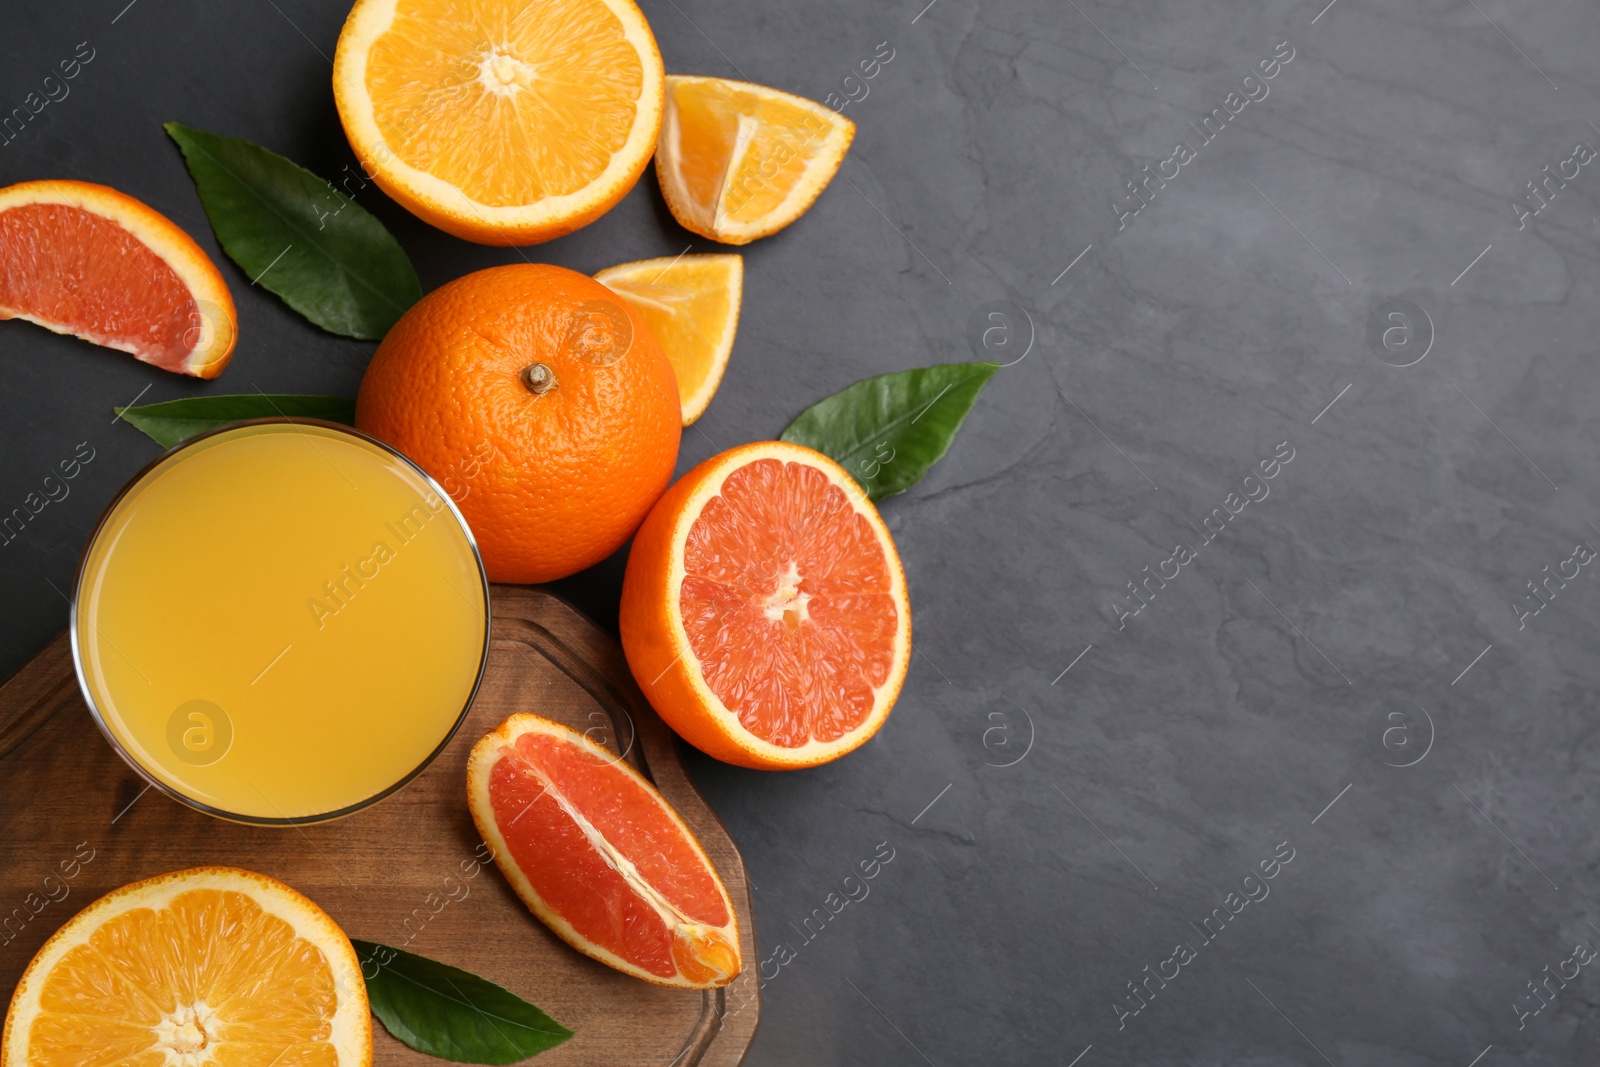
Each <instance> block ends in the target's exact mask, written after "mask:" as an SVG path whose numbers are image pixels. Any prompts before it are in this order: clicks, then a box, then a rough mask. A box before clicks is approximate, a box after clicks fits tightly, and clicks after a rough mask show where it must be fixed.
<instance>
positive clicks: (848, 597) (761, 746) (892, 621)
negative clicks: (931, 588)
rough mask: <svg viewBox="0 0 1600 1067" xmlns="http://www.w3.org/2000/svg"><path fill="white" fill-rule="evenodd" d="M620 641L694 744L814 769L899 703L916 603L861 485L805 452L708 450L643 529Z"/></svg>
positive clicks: (665, 713) (760, 761) (790, 448)
mask: <svg viewBox="0 0 1600 1067" xmlns="http://www.w3.org/2000/svg"><path fill="white" fill-rule="evenodd" d="M620 621H621V627H622V647H623V650H624V651H625V652H626V653H627V656H628V666H629V667H630V668H631V669H632V671H633V677H634V679H635V680H636V681H637V682H638V683H639V686H640V688H641V689H643V690H644V692H645V695H646V696H647V697H649V698H650V703H651V705H652V706H654V707H655V709H656V711H657V712H659V713H660V715H661V717H662V718H663V719H665V720H666V722H667V725H669V726H671V727H672V728H673V729H674V730H676V731H677V732H678V733H679V735H681V736H682V737H683V738H684V739H685V740H686V741H688V742H689V743H690V744H692V745H694V746H695V747H697V748H699V749H700V750H701V751H703V752H705V753H707V754H709V755H712V756H715V757H716V758H717V759H720V760H725V761H727V762H729V763H737V764H740V765H742V766H745V767H759V768H766V769H784V768H793V767H812V766H815V765H817V764H819V763H826V762H828V761H829V760H833V759H838V758H839V757H840V756H842V755H844V754H845V753H847V752H849V751H851V750H852V749H855V748H857V747H858V746H860V745H862V744H865V743H866V741H867V739H868V738H870V737H871V736H872V735H873V734H874V733H876V732H877V730H878V728H879V727H880V726H882V725H883V722H884V719H886V718H887V717H888V715H889V710H890V709H891V708H892V707H893V706H894V702H895V698H896V697H897V696H898V695H899V692H900V685H901V682H903V681H904V679H905V675H906V667H907V665H908V663H909V661H910V656H911V605H910V603H909V601H908V600H907V598H906V582H905V573H904V571H902V570H901V567H900V558H899V556H898V555H897V554H896V552H895V547H894V541H893V540H892V539H891V538H890V537H889V530H888V528H887V527H885V526H884V524H883V520H882V518H880V517H879V515H878V511H877V509H876V508H874V507H873V506H872V502H871V501H870V500H868V499H867V497H866V494H865V493H863V492H862V491H861V488H860V486H858V485H857V484H856V482H855V480H854V479H852V478H851V477H850V475H849V474H847V473H846V472H845V470H844V468H843V467H840V466H839V465H838V464H837V463H835V462H834V461H833V460H831V459H829V458H827V457H826V456H824V455H822V454H821V453H820V452H814V451H812V450H811V449H809V448H805V447H802V446H800V445H791V444H785V443H783V442H779V441H761V442H757V443H755V444H749V445H743V446H741V447H739V448H734V449H731V450H729V451H727V452H724V453H722V454H721V455H719V456H713V457H712V458H710V459H708V460H706V461H705V462H704V463H702V464H700V465H699V466H698V467H696V468H695V469H694V470H692V471H690V472H689V473H688V474H686V475H684V476H683V477H682V478H681V479H679V480H678V482H677V484H676V485H674V486H673V487H672V488H671V489H669V490H667V493H666V495H665V496H663V497H662V498H661V499H660V500H659V501H658V502H657V503H656V506H655V508H654V509H653V510H652V511H651V512H650V515H649V517H648V518H646V519H645V521H644V525H643V526H641V527H640V528H639V532H638V533H637V534H636V535H635V536H634V540H633V548H632V550H631V551H630V553H629V556H628V569H627V574H626V576H625V577H624V579H623V583H622V611H621V619H620Z"/></svg>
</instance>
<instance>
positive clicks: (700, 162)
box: [656, 75, 856, 245]
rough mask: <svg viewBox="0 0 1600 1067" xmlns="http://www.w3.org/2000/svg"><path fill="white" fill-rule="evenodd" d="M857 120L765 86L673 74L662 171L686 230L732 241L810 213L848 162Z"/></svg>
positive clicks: (659, 150) (660, 154)
mask: <svg viewBox="0 0 1600 1067" xmlns="http://www.w3.org/2000/svg"><path fill="white" fill-rule="evenodd" d="M855 135H856V124H855V123H853V122H851V121H850V120H849V119H847V118H845V117H844V116H843V115H839V114H836V113H835V112H834V111H832V110H831V109H829V108H826V107H823V106H822V105H821V104H818V103H814V102H812V101H810V100H806V99H804V98H803V97H799V96H792V95H790V94H789V93H785V92H780V91H779V90H777V89H769V88H767V87H766V86H764V85H752V84H750V83H749V82H739V81H729V80H727V79H726V78H700V77H685V76H680V75H673V76H672V77H670V78H668V79H667V110H666V115H665V117H664V118H663V120H662V124H661V143H660V144H659V145H657V146H656V177H658V178H659V179H660V180H661V192H662V194H663V195H664V196H665V197H666V199H667V207H668V208H670V209H671V211H672V217H673V218H675V219H677V220H678V224H679V225H681V226H682V227H683V228H684V229H686V230H689V231H691V232H693V233H697V234H699V235H700V236H702V237H709V238H711V239H712V240H714V241H722V242H724V243H726V244H731V245H742V244H749V243H750V242H751V241H754V240H755V239H756V238H757V237H766V236H768V235H769V234H774V233H777V232H778V231H779V230H781V229H783V228H784V227H785V226H787V225H789V223H791V222H793V221H794V220H795V219H797V218H799V217H800V216H801V215H803V214H805V211H806V209H807V208H809V207H810V206H811V203H812V201H814V200H816V198H817V196H818V195H819V194H820V193H821V192H822V190H823V189H825V188H826V187H827V185H828V183H829V182H830V181H832V180H833V175H834V173H835V172H837V171H838V169H839V164H840V163H842V162H843V161H844V154H845V152H846V151H848V150H849V148H850V141H851V139H852V138H853V137H855Z"/></svg>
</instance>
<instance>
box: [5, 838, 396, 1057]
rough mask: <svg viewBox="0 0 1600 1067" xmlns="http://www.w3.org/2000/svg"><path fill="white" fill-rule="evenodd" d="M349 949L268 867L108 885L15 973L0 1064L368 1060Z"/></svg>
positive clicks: (363, 993)
mask: <svg viewBox="0 0 1600 1067" xmlns="http://www.w3.org/2000/svg"><path fill="white" fill-rule="evenodd" d="M371 1062H372V1015H371V1014H370V1012H369V1010H368V1006H367V986H366V983H365V982H364V981H363V980H362V977H361V965H360V963H359V962H357V959H356V953H355V949H354V948H353V947H351V944H350V939H349V938H347V937H345V935H344V932H343V931H342V930H340V929H339V927H338V926H337V925H335V924H334V921H333V920H332V919H330V918H328V915H327V913H326V912H324V911H323V910H322V909H321V908H319V907H317V906H316V905H315V904H313V903H312V902H311V901H309V900H307V899H306V898H305V897H303V896H301V895H300V894H299V893H297V892H295V891H294V890H293V889H291V888H289V887H288V886H286V885H284V884H283V883H282V882H279V881H277V880H276V879H273V878H268V877H267V876H266V875H262V874H255V873H252V872H250V871H242V870H238V869H237V868H233V867H196V868H194V869H192V870H187V871H176V872H174V873H172V874H163V875H158V876H157V877H155V878H146V879H145V880H144V881H141V882H134V883H132V884H131V885H125V886H123V887H122V888H121V889H118V890H115V891H113V892H111V893H108V894H106V895H105V896H103V897H101V898H100V899H99V900H97V901H95V902H94V903H93V904H91V905H89V906H88V907H87V908H85V909H84V910H83V911H81V912H79V913H78V914H77V915H76V916H74V917H73V918H72V919H71V920H69V921H68V922H67V924H66V925H65V926H63V927H62V928H61V929H60V930H58V931H56V934H55V936H54V937H52V938H51V939H50V940H49V941H46V942H45V944H44V947H43V948H41V949H40V950H39V953H38V955H36V956H34V958H33V962H32V963H30V964H29V965H28V969H27V970H26V971H25V972H23V975H22V981H20V982H18V983H17V988H16V992H15V993H13V994H12V997H11V1008H10V1010H9V1011H8V1012H7V1013H6V1025H5V1033H4V1036H3V1037H0V1067H202V1065H212V1064H215V1065H226V1067H267V1065H268V1064H273V1065H276V1067H366V1065H368V1064H370V1063H371Z"/></svg>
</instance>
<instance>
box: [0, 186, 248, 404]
mask: <svg viewBox="0 0 1600 1067" xmlns="http://www.w3.org/2000/svg"><path fill="white" fill-rule="evenodd" d="M12 318H15V319H27V320H28V321H29V322H36V323H38V324H39V325H40V326H43V327H44V328H45V329H48V330H54V331H55V332H56V333H66V334H72V335H73V336H74V337H81V338H83V339H84V340H85V341H92V342H93V343H95V344H97V345H104V346H105V347H106V348H115V349H117V350H118V351H122V352H128V353H131V354H132V355H133V356H134V358H136V359H141V360H143V361H144V362H146V363H149V364H152V365H154V366H157V367H160V368H161V369H162V370H169V371H175V372H176V373H178V374H189V375H193V376H194V377H196V378H215V377H216V376H217V375H219V374H221V373H222V369H223V368H224V367H226V366H227V365H228V359H229V357H230V356H231V355H232V354H233V342H234V339H235V336H236V333H237V329H236V326H235V323H236V322H237V319H236V318H235V315H234V310H233V297H232V296H231V295H229V293H228V285H227V283H226V282H225V281H223V280H222V275H221V274H220V273H218V271H217V267H216V264H214V263H212V262H211V259H210V257H208V256H207V255H206V254H205V252H203V251H202V250H201V248H200V246H199V245H197V244H195V243H194V241H193V240H192V239H191V238H190V237H189V235H188V234H186V233H184V232H183V231H182V230H180V229H179V228H178V227H177V226H176V225H175V224H174V223H173V222H172V221H171V220H170V219H168V218H167V217H166V216H165V215H162V214H160V213H159V212H157V211H155V210H153V209H152V208H149V207H147V206H145V205H144V204H142V203H140V202H139V201H138V200H135V199H134V198H133V197H131V196H127V195H125V194H123V193H119V192H117V191H116V190H115V189H111V188H108V187H107V186H104V185H94V184H92V183H90V182H77V181H64V180H63V181H34V182H21V183H19V184H17V185H11V186H7V187H6V188H4V189H0V319H12Z"/></svg>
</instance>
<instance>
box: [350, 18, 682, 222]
mask: <svg viewBox="0 0 1600 1067" xmlns="http://www.w3.org/2000/svg"><path fill="white" fill-rule="evenodd" d="M662 77H663V73H662V66H661V53H660V52H659V51H657V50H656V42H655V38H654V37H653V36H652V35H651V33H650V27H649V25H648V24H647V23H646V22H645V18H644V15H643V14H641V13H640V11H639V8H638V7H637V6H635V5H634V3H633V2H632V0H356V5H355V7H354V8H352V9H351V11H350V17H349V19H348V20H347V21H346V22H345V25H344V30H343V32H342V33H340V35H339V47H338V50H337V52H335V54H334V63H333V96H334V101H335V102H336V103H337V104H338V107H339V118H340V119H341V120H342V121H343V122H344V129H345V134H346V135H347V136H348V137H349V138H350V146H351V147H352V148H354V149H355V153H356V157H357V158H358V159H360V160H361V162H362V166H363V168H364V169H365V171H366V173H367V174H368V175H369V176H370V177H372V178H373V180H374V181H376V182H377V183H378V185H379V186H381V187H382V188H383V190H384V192H386V193H388V194H389V195H390V196H392V197H394V199H395V200H397V201H399V202H400V203H401V204H402V205H404V206H405V207H406V208H407V209H409V210H410V211H411V212H412V213H413V214H415V215H417V216H419V217H420V218H422V219H424V220H425V221H427V222H429V223H431V224H433V225H434V226H437V227H439V228H440V229H441V230H446V231H448V232H450V233H453V234H455V235H456V236H457V237H464V238H466V239H467V240H469V241H478V242H481V243H483V244H490V245H520V244H534V243H537V242H539V241H548V240H550V239H551V238H553V237H560V236H561V235H562V234H565V233H571V232H572V231H573V230H576V229H577V228H578V227H580V226H586V225H588V224H589V223H591V222H593V221H594V220H595V219H597V218H599V217H600V216H601V215H602V214H604V213H605V212H606V211H607V210H608V209H609V208H610V207H611V206H612V205H613V204H615V203H616V202H617V201H619V200H621V199H622V198H623V197H624V196H625V195H627V192H628V190H629V189H632V188H633V184H634V182H636V181H638V180H639V175H640V174H641V173H643V172H644V168H645V166H646V165H648V164H649V162H650V154H651V153H652V152H653V151H654V150H655V145H656V134H657V133H658V132H659V131H660V128H661V99H662Z"/></svg>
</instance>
